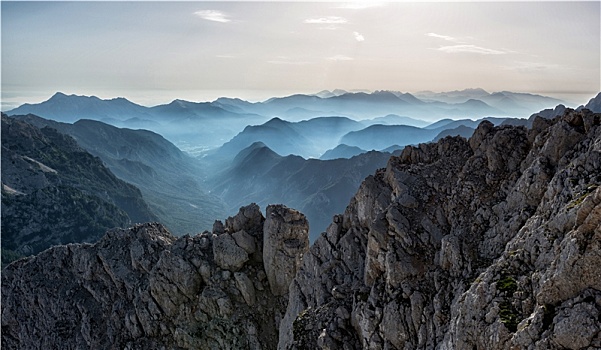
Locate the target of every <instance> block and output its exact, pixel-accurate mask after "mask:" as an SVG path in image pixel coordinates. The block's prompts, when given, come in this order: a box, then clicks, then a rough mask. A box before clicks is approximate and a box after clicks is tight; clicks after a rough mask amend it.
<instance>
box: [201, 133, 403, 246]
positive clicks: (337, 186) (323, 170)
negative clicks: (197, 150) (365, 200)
mask: <svg viewBox="0 0 601 350" xmlns="http://www.w3.org/2000/svg"><path fill="white" fill-rule="evenodd" d="M390 156H391V154H390V153H386V152H376V151H371V152H366V153H363V154H360V155H357V156H353V157H351V158H349V159H334V160H319V159H304V158H302V157H300V156H296V155H288V156H281V155H279V154H277V153H276V152H274V151H273V150H271V149H270V148H269V147H268V146H266V145H265V144H264V143H262V142H255V143H253V144H251V145H250V146H249V147H247V148H245V149H243V150H242V151H240V152H239V153H238V154H237V155H236V157H235V158H234V159H233V161H232V162H231V163H230V165H229V166H228V167H226V168H225V169H223V170H222V171H220V172H218V173H216V174H215V176H213V177H210V178H209V183H208V185H209V186H210V187H211V188H212V190H211V193H213V194H215V195H217V196H219V197H220V198H222V199H223V201H224V202H225V203H228V205H229V209H230V210H229V211H230V212H236V211H237V210H238V208H240V207H241V206H243V205H244V204H245V203H248V202H255V203H257V204H259V205H260V206H265V205H267V204H268V203H283V204H285V205H286V206H290V207H296V208H299V209H302V210H303V212H304V213H305V215H306V216H307V219H308V220H309V227H310V238H311V240H313V239H315V238H317V236H318V235H319V234H320V233H321V232H322V231H323V230H324V229H325V228H326V226H327V224H328V223H329V222H330V221H331V219H332V216H333V215H335V214H336V213H339V212H340V211H342V210H343V209H344V206H345V205H346V203H348V201H349V199H350V198H351V197H352V196H353V194H354V193H355V191H356V189H357V187H358V186H359V184H360V183H361V181H362V180H363V179H364V178H365V177H366V176H367V175H369V174H371V173H372V172H373V171H374V170H375V169H378V168H381V167H383V166H385V165H386V161H387V160H388V158H390Z"/></svg>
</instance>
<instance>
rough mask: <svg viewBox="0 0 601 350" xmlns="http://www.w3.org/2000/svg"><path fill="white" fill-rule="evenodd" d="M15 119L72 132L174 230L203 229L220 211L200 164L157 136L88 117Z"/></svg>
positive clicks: (185, 231)
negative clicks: (84, 118)
mask: <svg viewBox="0 0 601 350" xmlns="http://www.w3.org/2000/svg"><path fill="white" fill-rule="evenodd" d="M15 118H17V119H18V120H21V121H25V122H28V123H30V124H32V125H35V126H37V127H40V128H43V127H46V126H47V127H50V128H53V129H56V130H58V131H60V132H61V133H64V134H66V135H69V136H71V137H73V138H74V139H75V140H76V141H77V143H78V144H79V146H81V147H82V148H84V149H85V150H87V151H88V152H90V153H91V154H93V155H95V156H97V157H99V158H100V159H101V160H102V162H103V163H104V164H105V165H106V166H107V167H108V168H109V169H110V170H111V171H112V172H113V173H114V174H115V175H116V176H117V177H119V178H120V179H122V180H124V181H126V182H128V183H131V184H133V185H135V186H136V187H138V188H139V189H140V191H142V194H143V195H144V197H145V198H146V200H147V202H148V204H149V206H150V208H151V209H152V211H153V212H154V213H155V214H156V216H157V217H158V219H159V220H160V221H161V222H163V223H164V224H165V225H166V226H167V227H169V229H170V230H172V231H173V232H174V233H176V234H184V233H193V232H196V231H197V230H199V229H203V228H209V227H211V226H212V224H213V220H212V218H214V217H215V216H214V215H223V214H224V213H225V211H224V210H225V209H224V208H225V207H224V205H223V203H222V202H221V200H220V199H219V198H217V197H215V196H214V195H211V194H210V193H208V190H207V189H206V186H204V185H203V181H204V177H205V176H206V175H207V174H206V173H205V170H204V169H203V167H202V165H201V164H200V163H199V162H198V161H197V160H196V159H195V158H193V157H191V156H190V155H188V154H185V153H184V152H182V151H181V150H179V149H178V148H177V147H175V146H174V145H173V144H172V143H170V142H169V141H167V140H166V139H164V138H163V137H162V136H161V135H158V134H156V133H154V132H151V131H147V130H131V129H126V128H117V127H114V126H112V125H108V124H105V123H102V122H98V121H94V120H79V121H77V122H75V123H73V124H70V123H62V122H56V121H52V120H47V119H44V118H40V117H38V116H35V115H31V114H29V115H24V116H15Z"/></svg>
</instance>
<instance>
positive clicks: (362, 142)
mask: <svg viewBox="0 0 601 350" xmlns="http://www.w3.org/2000/svg"><path fill="white" fill-rule="evenodd" d="M483 120H488V121H490V122H491V123H493V124H494V125H500V124H501V123H503V122H504V121H506V120H507V119H506V118H493V117H487V118H482V119H477V120H471V119H460V120H452V119H443V120H440V121H438V122H436V123H433V124H431V125H428V126H426V127H424V128H417V127H413V126H407V125H372V126H369V127H367V128H365V129H362V130H358V131H354V132H349V133H348V134H346V135H344V136H343V137H342V138H341V139H340V142H341V143H343V144H346V145H348V146H355V147H359V148H361V149H367V150H384V149H387V148H389V147H391V146H393V145H397V146H399V147H404V146H407V145H415V144H419V143H424V142H430V141H433V140H435V139H436V137H437V135H462V136H464V135H465V134H467V133H469V130H468V129H467V128H470V129H472V130H473V129H475V128H476V127H477V126H478V124H480V123H481V122H482V121H483ZM459 127H463V128H460V129H457V128H459ZM453 129H457V130H456V131H457V132H459V133H457V132H455V133H453V132H448V133H446V134H445V133H444V131H445V130H453ZM470 135H471V134H470Z"/></svg>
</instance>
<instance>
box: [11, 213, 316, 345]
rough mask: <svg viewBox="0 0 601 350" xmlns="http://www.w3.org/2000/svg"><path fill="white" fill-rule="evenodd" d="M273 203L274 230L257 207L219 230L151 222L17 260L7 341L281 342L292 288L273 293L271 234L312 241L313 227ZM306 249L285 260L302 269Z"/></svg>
mask: <svg viewBox="0 0 601 350" xmlns="http://www.w3.org/2000/svg"><path fill="white" fill-rule="evenodd" d="M267 211H268V213H269V212H277V213H279V215H280V216H278V217H274V216H271V217H270V219H269V220H270V222H271V223H270V224H269V225H265V226H266V227H269V228H270V229H271V230H272V231H270V232H269V235H265V234H264V232H263V228H264V223H265V218H264V217H263V215H262V214H261V212H260V210H259V208H258V206H256V205H250V206H248V207H244V208H241V209H240V212H239V214H238V215H236V216H234V217H231V218H229V219H227V220H226V223H225V225H223V224H221V222H217V223H216V225H215V228H216V229H217V230H216V231H215V232H214V233H209V232H204V233H202V234H199V235H196V236H193V237H190V236H183V237H180V238H175V237H174V236H172V235H171V234H170V233H169V232H168V231H167V230H166V229H165V228H164V227H163V226H161V225H160V224H143V225H138V226H135V227H133V228H131V229H127V230H125V229H118V230H113V231H109V232H108V233H107V234H106V235H105V236H104V237H103V238H102V239H101V240H100V241H99V242H98V243H96V244H93V245H91V244H70V245H67V246H58V247H54V248H51V249H48V250H46V251H44V252H42V253H41V254H39V255H37V256H35V257H30V258H26V259H22V260H19V261H17V262H15V263H13V264H11V265H9V266H8V267H7V268H6V269H5V270H4V271H3V273H2V348H3V349H33V348H46V349H52V348H71V349H75V348H77V349H112V348H119V349H274V348H275V347H276V345H277V337H278V327H279V323H280V319H281V318H282V315H283V313H284V311H285V309H286V303H287V296H286V294H285V293H284V294H282V295H274V294H273V293H272V292H271V290H272V289H273V288H274V286H270V284H269V280H268V279H267V278H266V272H265V268H264V266H263V260H264V258H263V251H262V247H263V245H264V243H263V237H266V239H271V238H270V237H276V238H277V237H279V236H278V232H276V231H273V229H275V228H278V227H281V228H283V229H285V230H286V231H285V235H286V236H285V237H286V239H288V240H296V241H298V242H306V241H307V240H308V230H307V227H306V222H302V220H300V219H301V218H302V214H300V213H298V212H297V211H295V210H292V209H288V208H285V207H282V206H277V207H274V208H271V207H270V208H268V210H267ZM291 218H297V219H298V220H290V219H291ZM297 221H298V223H297ZM295 235H296V236H295ZM278 244H279V243H277V244H276V246H277V245H278ZM299 247H300V245H299ZM306 248H307V245H305V251H306ZM305 251H302V249H299V250H298V251H295V253H296V254H295V255H294V256H291V257H290V261H289V262H286V261H284V260H285V259H286V258H285V257H284V256H281V255H278V259H280V263H281V264H282V266H286V267H290V268H292V269H293V270H296V264H297V263H298V256H299V255H302V254H303V253H304V252H305ZM266 258H267V259H269V258H270V257H269V256H266Z"/></svg>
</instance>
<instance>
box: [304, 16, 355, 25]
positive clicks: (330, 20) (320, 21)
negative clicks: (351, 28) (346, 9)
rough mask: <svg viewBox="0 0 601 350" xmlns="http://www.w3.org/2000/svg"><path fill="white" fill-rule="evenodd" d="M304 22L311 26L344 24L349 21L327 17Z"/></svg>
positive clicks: (336, 17)
mask: <svg viewBox="0 0 601 350" xmlns="http://www.w3.org/2000/svg"><path fill="white" fill-rule="evenodd" d="M304 22H305V23H309V24H344V23H347V22H348V21H347V20H346V18H343V17H338V16H326V17H319V18H307V19H306V20H305V21H304Z"/></svg>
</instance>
